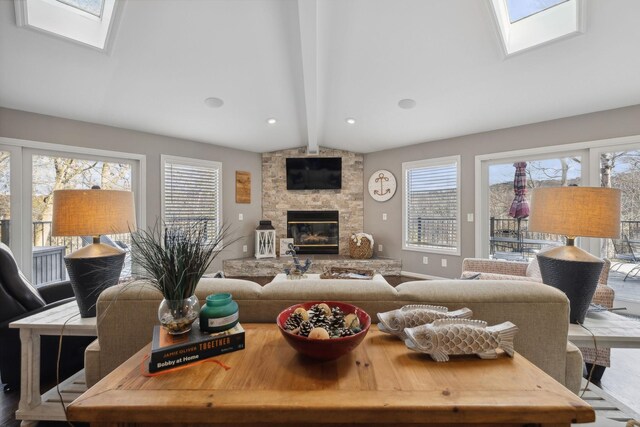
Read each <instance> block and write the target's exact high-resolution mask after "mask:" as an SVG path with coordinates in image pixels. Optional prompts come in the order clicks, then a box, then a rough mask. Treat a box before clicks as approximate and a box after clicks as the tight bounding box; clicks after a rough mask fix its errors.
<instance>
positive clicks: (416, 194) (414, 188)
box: [402, 156, 460, 255]
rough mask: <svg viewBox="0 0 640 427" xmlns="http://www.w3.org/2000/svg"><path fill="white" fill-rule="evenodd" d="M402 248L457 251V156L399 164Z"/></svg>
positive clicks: (458, 236)
mask: <svg viewBox="0 0 640 427" xmlns="http://www.w3.org/2000/svg"><path fill="white" fill-rule="evenodd" d="M402 176H403V183H404V191H403V246H402V248H403V249H405V250H416V251H425V252H437V253H445V254H453V255H460V230H459V223H460V220H459V217H460V156H452V157H445V158H440V159H430V160H421V161H417V162H408V163H403V164H402Z"/></svg>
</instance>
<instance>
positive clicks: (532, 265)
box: [525, 246, 555, 281]
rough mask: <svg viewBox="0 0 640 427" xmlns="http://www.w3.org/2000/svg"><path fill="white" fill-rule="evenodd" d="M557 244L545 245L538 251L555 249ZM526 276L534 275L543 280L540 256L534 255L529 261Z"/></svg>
mask: <svg viewBox="0 0 640 427" xmlns="http://www.w3.org/2000/svg"><path fill="white" fill-rule="evenodd" d="M553 248H555V246H545V247H543V248H542V249H540V251H539V252H538V253H539V254H541V253H544V252H546V251H548V250H549V249H553ZM525 276H527V277H533V278H535V279H540V280H541V281H542V273H540V266H539V265H538V257H533V259H532V260H531V261H530V262H529V265H528V266H527V271H526V272H525Z"/></svg>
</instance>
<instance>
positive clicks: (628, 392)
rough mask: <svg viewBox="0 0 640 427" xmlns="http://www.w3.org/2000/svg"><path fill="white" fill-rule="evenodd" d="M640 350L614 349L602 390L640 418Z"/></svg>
mask: <svg viewBox="0 0 640 427" xmlns="http://www.w3.org/2000/svg"><path fill="white" fill-rule="evenodd" d="M639 360H640V349H635V348H612V349H611V368H607V370H605V371H604V375H603V376H602V380H601V381H600V388H601V389H602V390H604V391H605V392H606V393H608V394H610V395H611V396H613V397H615V398H616V399H618V400H619V401H620V402H622V403H624V404H625V405H627V406H628V407H629V408H631V409H632V410H633V411H634V412H635V413H636V415H637V416H638V417H640V387H639V386H638V384H640V364H639V363H638V361H639Z"/></svg>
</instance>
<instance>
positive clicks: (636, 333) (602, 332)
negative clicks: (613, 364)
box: [569, 311, 640, 348]
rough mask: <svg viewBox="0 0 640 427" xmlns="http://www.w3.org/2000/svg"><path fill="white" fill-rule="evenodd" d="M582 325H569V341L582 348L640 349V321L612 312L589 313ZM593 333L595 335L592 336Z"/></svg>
mask: <svg viewBox="0 0 640 427" xmlns="http://www.w3.org/2000/svg"><path fill="white" fill-rule="evenodd" d="M583 323H584V326H585V327H584V328H583V327H582V326H581V325H575V324H573V323H572V324H570V325H569V341H571V342H572V343H574V344H575V345H579V346H581V347H594V337H595V345H597V346H598V347H614V348H640V321H638V320H636V319H632V318H629V317H625V316H620V315H619V314H616V313H611V312H610V311H602V312H596V313H587V316H586V317H585V318H584V322H583ZM592 333H593V335H591V334H592Z"/></svg>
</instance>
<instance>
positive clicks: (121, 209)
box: [51, 187, 136, 317]
mask: <svg viewBox="0 0 640 427" xmlns="http://www.w3.org/2000/svg"><path fill="white" fill-rule="evenodd" d="M52 222H53V224H52V232H51V234H52V235H53V236H92V237H93V243H92V244H90V245H87V246H84V247H82V248H80V249H78V250H77V251H75V252H73V253H71V254H69V255H67V256H65V257H64V262H65V264H66V266H67V272H68V273H69V279H70V281H71V287H72V288H73V292H74V294H75V296H76V300H77V302H78V307H79V309H80V316H81V317H95V315H96V301H97V299H98V296H99V295H100V293H101V292H102V291H103V290H104V289H106V288H108V287H110V286H113V285H115V284H117V283H118V280H119V278H120V272H121V271H122V265H123V263H124V257H125V252H124V251H123V250H121V249H120V248H116V247H114V246H110V245H107V244H104V243H100V235H101V234H116V233H128V232H129V230H133V229H134V228H135V226H136V220H135V213H134V203H133V193H132V192H130V191H118V190H101V189H100V187H97V188H96V187H93V188H92V189H91V190H56V191H54V192H53V221H52Z"/></svg>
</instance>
